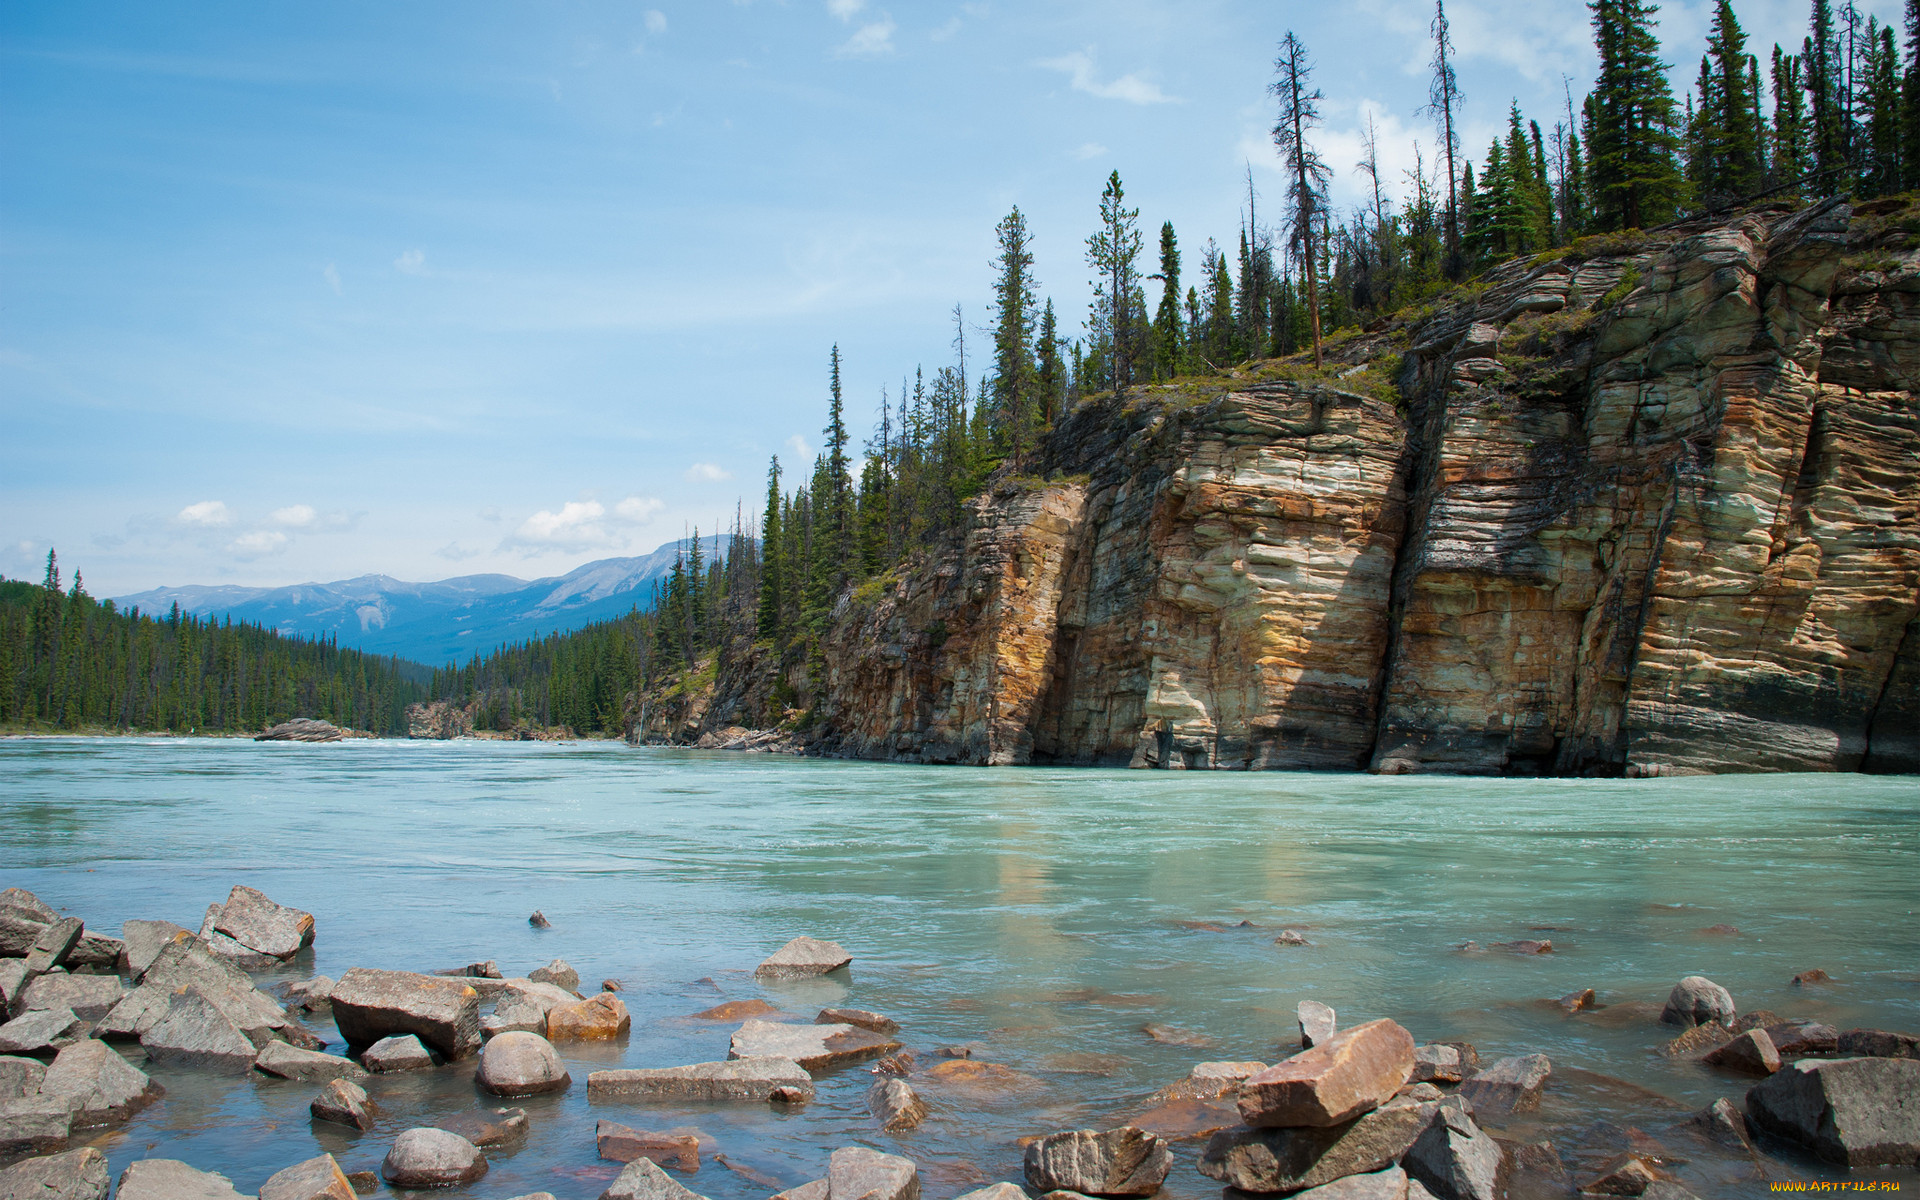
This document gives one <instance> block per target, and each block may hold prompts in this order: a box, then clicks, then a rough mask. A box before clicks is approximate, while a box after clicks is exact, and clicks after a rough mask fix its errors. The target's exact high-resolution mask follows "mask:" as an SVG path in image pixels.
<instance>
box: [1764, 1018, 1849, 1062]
mask: <svg viewBox="0 0 1920 1200" xmlns="http://www.w3.org/2000/svg"><path fill="white" fill-rule="evenodd" d="M1767 1036H1768V1037H1770V1038H1772V1039H1773V1048H1774V1049H1775V1050H1778V1051H1779V1052H1780V1058H1781V1061H1783V1062H1784V1061H1786V1060H1787V1059H1790V1058H1804V1057H1806V1056H1807V1055H1809V1054H1837V1053H1839V1050H1840V1031H1839V1030H1837V1029H1835V1028H1834V1027H1833V1026H1831V1025H1822V1024H1820V1023H1819V1022H1818V1021H1787V1022H1783V1023H1781V1024H1779V1025H1769V1026H1767Z"/></svg>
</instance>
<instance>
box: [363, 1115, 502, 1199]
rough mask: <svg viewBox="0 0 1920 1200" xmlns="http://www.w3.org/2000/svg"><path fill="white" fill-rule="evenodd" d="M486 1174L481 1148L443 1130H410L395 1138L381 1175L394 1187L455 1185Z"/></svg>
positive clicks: (381, 1168) (382, 1166)
mask: <svg viewBox="0 0 1920 1200" xmlns="http://www.w3.org/2000/svg"><path fill="white" fill-rule="evenodd" d="M486 1173H487V1160H486V1158H485V1157H484V1156H483V1155H482V1154H481V1153H480V1150H479V1147H477V1146H475V1145H474V1144H473V1143H472V1142H470V1141H468V1140H467V1139H465V1138H463V1137H461V1136H460V1135H459V1134H457V1133H448V1132H447V1131H446V1130H444V1129H432V1128H424V1127H423V1128H419V1129H409V1130H407V1131H406V1132H405V1133H402V1134H401V1135H400V1136H399V1137H397V1138H395V1139H394V1140H393V1148H392V1149H390V1150H388V1151H387V1157H386V1160H385V1161H384V1162H382V1163H381V1164H380V1177H381V1178H382V1179H385V1180H386V1181H387V1182H388V1183H390V1184H393V1185H394V1186H395V1187H453V1186H454V1185H456V1184H462V1183H472V1182H473V1181H474V1180H476V1179H478V1178H480V1177H481V1176H482V1175H485V1174H486Z"/></svg>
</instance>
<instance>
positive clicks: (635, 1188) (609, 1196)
mask: <svg viewBox="0 0 1920 1200" xmlns="http://www.w3.org/2000/svg"><path fill="white" fill-rule="evenodd" d="M600 1200H707V1198H706V1197H705V1196H702V1195H701V1194H700V1193H698V1192H695V1191H692V1190H690V1189H688V1188H685V1187H682V1186H681V1185H680V1184H678V1183H676V1182H674V1180H673V1178H672V1177H671V1176H669V1175H668V1174H667V1173H666V1172H665V1171H662V1170H661V1169H660V1167H659V1164H657V1163H655V1162H654V1161H653V1160H652V1159H650V1158H636V1159H634V1160H633V1161H632V1162H630V1163H628V1164H627V1165H626V1168H625V1169H624V1170H622V1171H621V1172H620V1174H619V1176H618V1177H616V1178H615V1179H614V1181H613V1183H612V1184H611V1185H609V1186H608V1188H607V1190H606V1191H604V1192H601V1193H600Z"/></svg>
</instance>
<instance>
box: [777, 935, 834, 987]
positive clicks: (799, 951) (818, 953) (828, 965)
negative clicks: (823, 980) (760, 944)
mask: <svg viewBox="0 0 1920 1200" xmlns="http://www.w3.org/2000/svg"><path fill="white" fill-rule="evenodd" d="M852 961H853V955H851V954H848V953H847V952H846V951H845V950H843V949H842V948H841V947H840V944H839V943H838V942H823V941H821V940H819V939H818V938H810V937H806V936H801V937H797V938H794V939H793V940H792V941H790V942H788V943H787V944H786V945H784V946H782V947H780V948H779V949H778V950H775V951H774V952H773V953H772V954H770V955H768V956H767V958H766V959H765V960H764V961H763V962H761V964H760V965H759V966H758V967H755V968H754V971H753V973H754V974H755V975H758V976H759V977H761V978H762V979H804V978H806V977H807V976H809V975H825V974H826V973H827V972H829V971H837V970H839V969H840V968H841V967H844V966H846V965H847V964H848V963H851V962H852Z"/></svg>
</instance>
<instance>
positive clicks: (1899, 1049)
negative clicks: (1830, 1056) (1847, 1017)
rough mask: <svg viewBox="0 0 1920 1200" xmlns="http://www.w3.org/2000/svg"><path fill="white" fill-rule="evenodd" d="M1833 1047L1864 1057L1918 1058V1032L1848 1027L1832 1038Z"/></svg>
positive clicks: (1844, 1052) (1919, 1056)
mask: <svg viewBox="0 0 1920 1200" xmlns="http://www.w3.org/2000/svg"><path fill="white" fill-rule="evenodd" d="M1834 1048H1835V1049H1837V1050H1838V1051H1839V1052H1840V1053H1842V1054H1849V1055H1856V1056H1861V1057H1865V1058H1920V1034H1911V1033H1888V1032H1886V1031H1885V1030H1883V1029H1849V1030H1847V1031H1846V1032H1845V1033H1843V1034H1840V1035H1839V1036H1838V1037H1836V1038H1835V1039H1834Z"/></svg>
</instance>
